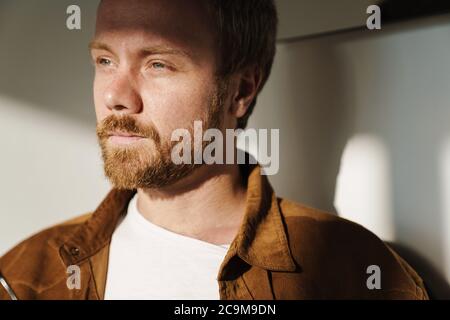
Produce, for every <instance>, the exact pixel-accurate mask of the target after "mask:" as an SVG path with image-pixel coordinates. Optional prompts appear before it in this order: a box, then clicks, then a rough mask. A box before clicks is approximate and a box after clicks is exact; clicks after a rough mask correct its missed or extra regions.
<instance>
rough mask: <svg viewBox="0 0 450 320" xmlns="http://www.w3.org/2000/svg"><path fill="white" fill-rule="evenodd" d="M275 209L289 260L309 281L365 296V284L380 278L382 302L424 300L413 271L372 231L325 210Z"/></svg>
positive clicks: (282, 202)
mask: <svg viewBox="0 0 450 320" xmlns="http://www.w3.org/2000/svg"><path fill="white" fill-rule="evenodd" d="M278 203H279V207H280V211H281V214H282V216H283V220H284V222H285V227H286V232H287V235H288V241H289V247H290V249H291V254H292V256H293V258H294V260H295V261H296V263H297V264H298V265H299V266H300V268H301V269H302V270H303V271H304V273H305V275H306V274H309V275H310V276H311V279H321V280H323V281H324V283H326V284H328V286H329V288H332V287H333V286H334V285H335V286H336V290H339V289H340V288H339V287H340V286H342V284H344V283H345V284H346V286H348V287H347V288H350V287H353V288H357V290H356V291H361V292H364V291H367V280H368V279H369V278H370V276H371V275H373V274H375V273H378V272H379V274H380V276H381V286H382V289H383V295H384V296H385V297H386V296H389V295H391V296H404V297H410V298H411V297H418V298H421V297H426V291H425V288H424V284H423V281H422V279H421V278H420V277H419V276H418V275H417V273H416V272H415V271H414V270H413V268H411V267H410V266H409V264H408V263H407V262H405V261H404V260H403V259H402V258H401V257H400V256H399V255H398V254H397V253H396V252H395V251H394V250H392V249H391V248H390V247H389V246H388V245H387V244H386V243H385V242H384V241H383V240H381V239H380V238H379V237H377V236H376V235H375V234H374V233H372V232H371V231H369V230H367V229H366V228H364V227H363V226H361V225H359V224H357V223H355V222H352V221H349V220H347V219H344V218H342V217H339V216H337V215H335V214H332V213H329V212H327V211H324V210H320V209H315V208H313V207H310V206H307V205H304V204H300V203H296V202H293V201H290V200H286V199H278ZM375 291H376V290H375ZM375 291H373V292H375ZM330 292H332V290H330ZM380 293H381V291H380Z"/></svg>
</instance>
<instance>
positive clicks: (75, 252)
mask: <svg viewBox="0 0 450 320" xmlns="http://www.w3.org/2000/svg"><path fill="white" fill-rule="evenodd" d="M70 254H71V255H72V256H74V257H76V256H78V255H79V254H80V249H79V248H77V247H72V248H70Z"/></svg>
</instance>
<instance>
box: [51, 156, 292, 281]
mask: <svg viewBox="0 0 450 320" xmlns="http://www.w3.org/2000/svg"><path fill="white" fill-rule="evenodd" d="M241 168H243V173H244V174H246V176H247V177H248V178H247V204H246V212H245V215H244V218H243V222H242V224H241V226H240V228H239V231H238V234H237V236H236V237H235V239H234V240H233V242H232V244H231V245H230V249H229V251H228V253H227V255H226V257H225V259H224V262H225V263H224V264H223V265H225V264H226V262H227V261H229V260H231V258H232V257H233V256H234V255H237V256H239V257H240V258H241V259H242V260H243V261H245V262H246V263H248V264H250V265H254V266H258V267H261V268H264V269H267V270H273V271H294V270H295V268H296V265H295V262H294V261H293V258H292V256H291V253H290V250H289V245H288V240H287V235H286V232H285V229H284V224H283V218H282V215H281V212H280V208H279V204H278V199H277V197H276V195H275V193H274V192H273V189H272V187H271V186H270V183H269V181H268V179H267V176H265V175H262V174H261V171H262V169H261V167H260V166H259V165H242V167H241ZM135 193H136V190H119V189H112V190H111V191H110V192H109V193H108V195H107V196H106V198H105V199H104V200H103V201H102V202H101V203H100V205H99V206H98V207H97V209H96V210H95V211H94V213H93V214H92V216H91V217H90V218H89V219H88V220H86V221H85V222H84V223H82V224H81V225H80V226H79V227H77V229H76V230H75V231H74V232H73V233H72V234H69V235H68V236H67V237H65V238H64V239H63V244H62V245H61V246H60V254H61V257H62V259H63V260H64V262H65V263H66V265H73V264H79V263H80V262H82V261H83V260H85V259H87V258H89V257H91V256H93V255H94V254H95V253H97V252H99V251H100V250H101V249H102V248H104V247H105V246H107V245H109V243H110V241H111V237H112V234H113V232H114V230H115V227H116V225H117V223H118V222H119V220H120V218H121V216H122V215H123V214H126V209H127V207H128V203H129V201H130V200H131V198H132V197H133V196H134V195H135ZM219 280H220V279H219Z"/></svg>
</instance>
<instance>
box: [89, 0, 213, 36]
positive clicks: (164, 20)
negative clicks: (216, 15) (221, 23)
mask: <svg viewBox="0 0 450 320" xmlns="http://www.w3.org/2000/svg"><path fill="white" fill-rule="evenodd" d="M208 12H209V11H208V10H207V7H206V1H203V0H170V1H167V0H127V1H123V0H102V2H101V3H100V6H99V9H98V12H97V24H96V37H99V36H101V35H102V34H105V33H109V34H111V33H114V32H116V33H118V34H119V33H123V34H131V33H135V34H136V33H140V34H143V33H147V34H149V35H153V36H156V37H159V38H165V39H169V40H173V41H175V42H178V41H180V40H184V41H189V42H191V43H193V44H195V45H204V44H205V42H213V41H214V40H213V31H212V19H211V17H210V15H209V14H208Z"/></svg>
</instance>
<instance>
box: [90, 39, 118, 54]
mask: <svg viewBox="0 0 450 320" xmlns="http://www.w3.org/2000/svg"><path fill="white" fill-rule="evenodd" d="M89 49H90V50H93V49H98V50H106V51H109V52H113V50H112V49H111V47H110V46H108V45H107V44H106V43H102V42H98V41H95V40H94V41H91V42H89Z"/></svg>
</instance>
